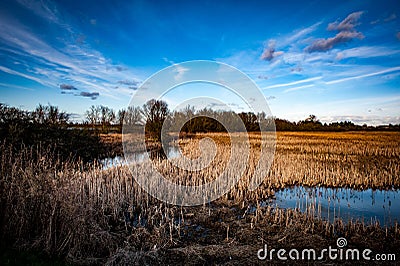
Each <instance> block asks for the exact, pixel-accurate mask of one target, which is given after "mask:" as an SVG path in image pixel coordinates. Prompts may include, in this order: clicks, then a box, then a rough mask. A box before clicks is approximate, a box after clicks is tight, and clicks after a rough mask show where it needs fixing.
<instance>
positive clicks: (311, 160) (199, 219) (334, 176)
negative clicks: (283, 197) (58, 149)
mask: <svg viewBox="0 0 400 266" xmlns="http://www.w3.org/2000/svg"><path fill="white" fill-rule="evenodd" d="M204 136H206V137H210V138H212V139H214V140H215V142H216V147H217V152H216V154H217V156H216V157H215V158H214V160H213V161H212V162H211V164H210V165H209V166H208V167H206V168H205V169H203V170H200V171H193V172H189V171H185V170H180V169H178V168H177V167H176V166H174V165H173V162H169V161H167V160H154V161H153V162H145V163H142V164H140V165H137V168H136V169H137V172H136V174H138V175H141V176H148V175H150V173H149V170H148V169H149V167H150V165H149V164H150V163H151V164H152V165H154V167H156V168H157V169H159V170H160V172H162V173H163V174H165V175H166V176H167V177H168V178H170V179H171V181H173V182H176V183H179V184H183V185H191V186H193V185H201V184H204V183H205V182H209V181H212V180H214V179H215V178H216V177H217V176H218V175H219V174H220V173H221V171H223V169H224V167H226V163H227V161H228V160H229V157H230V153H229V150H230V149H229V148H228V146H229V145H227V144H228V143H229V139H228V138H227V136H226V135H224V134H207V135H198V136H197V137H196V138H193V139H183V140H181V141H180V142H179V143H178V144H179V145H180V146H181V148H182V150H183V153H184V154H185V155H186V156H188V157H190V158H199V156H200V154H201V151H199V149H198V147H199V146H198V145H199V141H200V140H199V138H201V137H204ZM333 139H334V141H333ZM399 142H400V140H399V134H398V133H379V134H374V133H334V134H333V133H278V138H277V150H276V153H275V159H274V162H273V165H272V168H271V171H270V172H269V174H268V175H267V176H266V178H265V180H264V182H263V184H262V185H261V186H260V187H259V188H258V189H257V190H255V191H252V192H250V191H249V190H248V189H247V188H248V184H249V180H250V178H251V176H252V171H253V170H254V167H255V161H256V159H257V156H259V155H258V154H257V149H256V147H257V145H259V135H257V134H250V144H251V147H252V149H251V151H252V152H251V155H250V159H249V164H248V167H247V168H246V171H245V174H244V175H243V176H242V177H241V179H240V181H239V183H238V184H236V185H235V186H234V187H233V189H231V190H230V191H229V192H228V193H227V194H225V195H224V196H223V197H221V198H219V199H218V200H216V201H213V202H211V203H207V202H205V203H204V204H203V205H202V206H197V207H178V206H173V205H168V204H165V203H163V202H161V201H159V200H157V199H155V198H153V197H151V196H150V195H149V194H147V193H146V192H145V191H143V190H142V189H141V187H140V186H139V185H138V184H137V183H136V181H135V179H134V178H133V176H132V174H131V172H130V170H129V169H128V167H127V166H126V165H125V166H118V167H111V168H109V169H106V170H104V169H103V167H102V165H100V164H97V163H93V164H90V165H87V164H84V163H83V162H76V161H61V160H59V159H58V158H57V156H56V155H55V154H54V152H53V151H52V149H51V147H35V148H29V149H28V148H26V149H22V150H20V151H18V152H14V151H13V149H12V147H10V146H8V145H6V144H3V145H2V147H1V151H0V156H1V158H0V161H1V166H0V174H1V176H0V178H1V179H0V189H1V196H0V200H1V201H0V206H1V213H2V215H1V244H2V246H5V245H7V246H9V245H12V246H14V247H16V248H20V249H31V250H40V251H42V252H46V253H47V254H49V255H55V256H61V257H63V258H65V259H66V260H67V261H68V262H71V263H74V264H104V263H108V264H109V265H117V264H163V263H167V264H173V263H178V264H185V263H200V264H204V263H207V262H210V261H217V262H218V261H219V262H221V263H225V262H228V261H230V260H231V259H232V257H233V258H234V259H235V260H237V261H242V262H245V263H257V256H256V252H257V250H258V249H259V248H262V245H263V244H264V243H268V244H271V245H275V247H279V246H284V245H286V246H288V245H291V246H292V245H297V246H298V247H299V248H301V247H308V248H309V247H310V245H311V247H315V248H318V247H322V248H326V247H327V246H328V245H334V243H335V241H336V238H337V237H338V236H346V238H348V240H349V242H350V243H354V245H357V246H362V245H368V246H366V247H368V248H371V249H374V248H375V250H377V251H378V250H382V248H383V246H382V243H384V244H385V245H386V246H385V251H387V250H393V251H395V252H398V246H399V244H400V240H399V239H400V231H399V228H398V224H397V223H396V224H395V226H393V227H390V228H383V227H381V226H380V225H379V224H365V223H363V222H361V221H350V222H346V223H345V222H343V221H342V220H340V219H338V220H335V222H334V223H330V222H329V221H323V220H321V219H319V218H318V217H315V215H314V214H313V213H311V212H310V213H307V212H306V213H301V212H299V211H296V210H290V209H288V210H283V209H279V208H275V207H274V206H273V205H262V204H261V203H262V202H265V200H266V199H268V198H271V197H273V194H274V191H275V190H277V189H280V188H283V187H286V186H291V185H296V184H302V185H308V186H317V185H318V186H331V187H340V186H343V187H352V188H358V189H363V188H367V187H372V188H393V187H395V188H398V187H399V184H400V172H399V158H400V148H399V147H400V145H399V144H400V143H399ZM196 147H197V148H196ZM210 148H211V147H210ZM173 160H180V158H176V159H173ZM199 163H200V162H199ZM229 174H230V175H232V176H233V175H235V173H234V172H230V173H229ZM153 185H154V186H156V185H157V184H153ZM160 189H161V190H162V189H165V188H160ZM164 192H165V193H169V192H168V191H164ZM216 250H220V251H224V252H220V253H218V252H215V251H216Z"/></svg>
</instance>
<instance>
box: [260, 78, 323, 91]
mask: <svg viewBox="0 0 400 266" xmlns="http://www.w3.org/2000/svg"><path fill="white" fill-rule="evenodd" d="M319 79H322V77H314V78H308V79H302V80H297V81H293V82H289V83H282V84H276V85H271V86H267V87H265V88H263V90H266V89H274V88H282V87H289V86H293V85H298V84H302V83H307V82H311V81H316V80H319Z"/></svg>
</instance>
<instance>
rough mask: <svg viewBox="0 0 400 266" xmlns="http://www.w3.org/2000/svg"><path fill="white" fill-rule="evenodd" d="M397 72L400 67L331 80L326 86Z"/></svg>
mask: <svg viewBox="0 0 400 266" xmlns="http://www.w3.org/2000/svg"><path fill="white" fill-rule="evenodd" d="M395 71H400V67H392V68H388V69H384V70H380V71H376V72H372V73H366V74H363V75H358V76H352V77H347V78H342V79H336V80H331V81H327V82H326V84H328V85H330V84H336V83H341V82H345V81H349V80H354V79H361V78H366V77H372V76H377V75H382V74H386V73H390V72H395Z"/></svg>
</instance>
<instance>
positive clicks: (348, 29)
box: [305, 11, 364, 53]
mask: <svg viewBox="0 0 400 266" xmlns="http://www.w3.org/2000/svg"><path fill="white" fill-rule="evenodd" d="M362 14H363V12H362V11H359V12H354V13H351V14H350V15H348V16H347V17H346V18H345V19H344V20H343V21H341V22H337V21H336V22H333V23H329V25H328V30H329V31H333V30H335V31H339V32H338V33H337V34H336V35H335V36H334V37H331V38H327V39H317V40H315V41H314V42H313V43H312V44H311V45H309V46H307V47H306V48H305V51H306V52H309V53H312V52H325V51H328V50H331V49H332V48H333V47H335V46H337V45H338V44H341V43H345V42H348V41H351V40H353V39H363V38H364V35H363V34H362V33H361V32H358V31H356V29H355V27H356V26H357V25H359V23H358V20H359V19H360V17H361V15H362Z"/></svg>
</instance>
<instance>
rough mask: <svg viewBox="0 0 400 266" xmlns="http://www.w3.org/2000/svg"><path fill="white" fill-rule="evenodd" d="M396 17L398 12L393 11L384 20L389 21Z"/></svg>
mask: <svg viewBox="0 0 400 266" xmlns="http://www.w3.org/2000/svg"><path fill="white" fill-rule="evenodd" d="M396 18H397V16H396V14H395V13H393V14H391V15H390V16H388V17H387V18H385V19H384V21H385V22H389V21H392V20H395V19H396Z"/></svg>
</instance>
